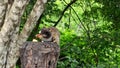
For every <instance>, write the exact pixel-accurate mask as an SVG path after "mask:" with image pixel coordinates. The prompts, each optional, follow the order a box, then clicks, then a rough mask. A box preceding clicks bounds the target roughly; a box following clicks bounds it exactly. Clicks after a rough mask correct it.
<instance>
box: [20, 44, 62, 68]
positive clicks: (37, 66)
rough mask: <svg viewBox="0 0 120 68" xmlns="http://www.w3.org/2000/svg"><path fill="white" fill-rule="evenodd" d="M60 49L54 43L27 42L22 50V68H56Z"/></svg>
mask: <svg viewBox="0 0 120 68" xmlns="http://www.w3.org/2000/svg"><path fill="white" fill-rule="evenodd" d="M59 53H60V48H59V46H58V45H57V44H56V43H53V42H34V43H33V42H26V43H24V45H23V47H22V48H21V49H20V59H21V68H56V64H57V60H58V57H59Z"/></svg>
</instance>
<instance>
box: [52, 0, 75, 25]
mask: <svg viewBox="0 0 120 68" xmlns="http://www.w3.org/2000/svg"><path fill="white" fill-rule="evenodd" d="M76 1H77V0H73V1H71V2H70V3H69V4H68V5H67V6H66V7H65V8H64V10H63V12H62V13H61V16H60V18H59V19H58V20H57V22H55V24H54V27H55V26H57V24H58V23H59V22H60V20H61V19H62V17H63V15H64V13H65V11H66V10H67V9H68V8H69V7H70V6H71V5H72V4H73V3H75V2H76Z"/></svg>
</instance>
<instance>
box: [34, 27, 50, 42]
mask: <svg viewBox="0 0 120 68" xmlns="http://www.w3.org/2000/svg"><path fill="white" fill-rule="evenodd" d="M36 38H39V39H41V40H42V41H51V39H52V36H51V32H50V31H49V30H48V29H47V28H43V29H41V31H40V32H39V34H37V35H36Z"/></svg>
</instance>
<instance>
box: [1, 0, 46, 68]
mask: <svg viewBox="0 0 120 68" xmlns="http://www.w3.org/2000/svg"><path fill="white" fill-rule="evenodd" d="M46 1H47V0H37V2H36V4H35V6H34V7H33V10H32V12H31V14H30V16H29V18H28V20H27V22H26V25H25V27H24V28H23V30H22V32H21V33H20V34H19V27H20V21H21V16H22V14H23V12H24V10H25V7H26V5H27V4H28V3H29V0H3V1H1V0H0V8H1V10H0V68H15V65H16V61H17V59H18V57H19V48H20V46H21V44H23V43H24V42H25V41H26V39H27V38H28V37H29V35H30V33H31V31H32V29H33V28H34V27H35V24H36V21H37V20H38V18H39V17H40V15H41V14H42V13H43V10H44V7H43V6H44V4H45V3H46ZM36 6H38V7H36ZM27 27H28V28H27Z"/></svg>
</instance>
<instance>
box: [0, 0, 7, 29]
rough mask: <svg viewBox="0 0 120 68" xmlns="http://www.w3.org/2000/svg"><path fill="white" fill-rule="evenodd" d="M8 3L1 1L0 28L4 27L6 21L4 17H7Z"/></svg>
mask: <svg viewBox="0 0 120 68" xmlns="http://www.w3.org/2000/svg"><path fill="white" fill-rule="evenodd" d="M7 3H8V2H6V1H4V0H3V1H0V30H1V28H2V25H3V23H4V18H5V11H6V7H7Z"/></svg>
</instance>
